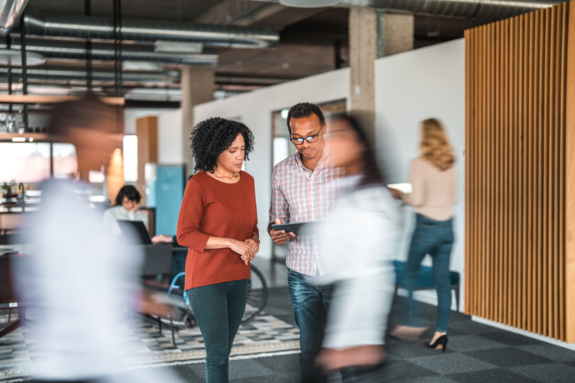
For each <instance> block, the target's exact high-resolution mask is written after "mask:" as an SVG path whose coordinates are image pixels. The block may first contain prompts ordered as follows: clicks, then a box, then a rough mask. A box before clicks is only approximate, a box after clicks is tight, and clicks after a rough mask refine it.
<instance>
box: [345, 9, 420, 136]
mask: <svg viewBox="0 0 575 383" xmlns="http://www.w3.org/2000/svg"><path fill="white" fill-rule="evenodd" d="M413 35H414V33H413V16H412V15H396V14H386V13H382V12H380V11H377V10H375V9H371V8H363V7H356V8H351V9H350V13H349V48H350V49H349V57H350V59H349V61H350V67H351V79H350V81H351V84H350V85H351V86H350V92H351V96H350V106H351V110H352V111H356V112H360V116H361V117H362V124H363V126H364V128H365V129H366V130H367V133H368V134H369V135H370V136H371V138H372V140H375V60H376V59H377V58H379V57H383V56H389V55H392V54H397V53H401V52H405V51H409V50H412V49H413ZM372 142H375V141H372Z"/></svg>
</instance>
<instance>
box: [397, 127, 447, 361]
mask: <svg viewBox="0 0 575 383" xmlns="http://www.w3.org/2000/svg"><path fill="white" fill-rule="evenodd" d="M420 152H421V157H418V158H416V159H414V160H413V161H412V163H411V185H412V192H411V193H409V194H403V193H401V192H399V191H398V190H394V191H393V192H394V195H395V197H396V198H399V199H402V200H403V202H405V203H406V204H408V205H410V206H413V207H414V208H415V221H416V223H415V230H414V232H413V236H412V239H411V245H410V248H409V253H408V256H407V263H406V266H405V278H406V283H407V285H408V289H411V290H413V288H412V287H409V286H415V282H416V277H417V271H418V269H419V266H420V265H421V262H422V261H423V258H425V256H426V255H427V254H429V255H430V256H431V258H432V261H433V278H434V282H435V289H436V291H437V301H438V303H437V326H436V329H435V334H434V335H433V338H432V339H431V342H429V343H428V347H430V348H433V349H442V350H443V351H445V350H446V348H447V341H448V339H447V327H448V323H449V315H450V311H451V280H450V274H449V264H450V259H451V249H452V247H453V243H454V241H455V239H454V233H453V208H452V207H453V205H454V204H455V199H456V173H455V169H454V164H455V156H454V154H453V148H452V147H451V145H450V143H449V139H448V138H447V134H446V133H445V129H444V127H443V125H442V124H441V122H440V121H439V120H437V119H434V118H431V119H427V120H425V121H423V122H422V127H421V144H420ZM410 297H411V298H410V299H413V298H412V295H411V294H410ZM412 303H413V302H408V304H407V305H405V308H404V310H403V311H404V315H403V319H402V325H400V326H397V328H396V329H395V330H394V332H393V334H392V335H394V336H396V337H398V338H403V339H416V338H418V337H419V336H420V335H421V334H422V333H423V332H424V331H425V330H426V328H425V327H416V326H417V323H416V314H415V313H413V312H411V313H410V309H409V308H410V307H413V305H412Z"/></svg>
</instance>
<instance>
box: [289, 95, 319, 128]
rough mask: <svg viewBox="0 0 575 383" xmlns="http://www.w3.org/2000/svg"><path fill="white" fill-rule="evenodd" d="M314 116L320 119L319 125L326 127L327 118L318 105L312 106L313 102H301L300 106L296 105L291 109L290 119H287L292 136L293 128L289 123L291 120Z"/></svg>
mask: <svg viewBox="0 0 575 383" xmlns="http://www.w3.org/2000/svg"><path fill="white" fill-rule="evenodd" d="M312 114H315V115H316V116H317V118H319V123H320V124H321V126H324V125H325V117H324V116H323V113H322V111H321V109H320V108H319V106H317V105H316V104H312V103H311V102H300V103H299V104H295V105H294V106H292V107H291V108H289V112H288V117H287V126H288V130H289V134H291V127H290V126H289V121H290V119H291V118H295V119H298V118H304V117H309V116H311V115H312Z"/></svg>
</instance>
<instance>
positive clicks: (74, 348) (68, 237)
mask: <svg viewBox="0 0 575 383" xmlns="http://www.w3.org/2000/svg"><path fill="white" fill-rule="evenodd" d="M89 187H90V186H88V185H85V184H83V183H80V182H73V181H56V180H52V181H47V182H45V183H44V184H43V185H42V203H41V207H40V210H39V212H37V213H35V214H34V216H33V217H31V218H32V219H31V220H30V223H29V225H28V227H27V236H28V241H29V242H30V243H32V249H33V251H32V255H30V256H28V257H27V258H29V259H27V261H26V265H25V270H18V271H17V273H16V276H17V281H18V287H19V289H18V290H19V293H20V297H21V300H23V301H26V302H32V303H34V306H35V308H34V309H33V310H31V314H32V315H33V316H34V322H33V324H31V325H30V326H29V327H30V329H31V330H33V336H34V339H35V340H36V341H37V347H38V348H39V351H40V352H39V354H38V355H39V357H38V358H35V360H34V365H35V367H36V377H37V378H39V379H41V380H88V379H105V380H106V381H113V380H111V379H112V376H113V375H115V374H118V373H120V371H121V369H122V366H121V365H119V363H120V360H121V359H122V357H125V356H126V355H127V353H129V352H130V349H129V347H130V344H129V343H127V342H126V341H125V340H126V333H128V335H129V334H130V332H131V330H130V329H129V326H128V325H129V322H128V317H129V316H128V315H126V314H129V313H130V311H131V310H133V309H134V308H135V302H136V299H137V296H136V291H137V290H138V286H137V277H138V275H139V271H140V267H141V259H142V258H141V254H140V253H139V252H137V251H136V250H135V248H134V247H133V246H132V247H128V246H124V245H123V244H122V243H121V242H114V243H113V242H112V241H111V240H110V237H109V236H108V235H107V233H106V232H105V230H104V228H103V227H102V217H101V213H99V212H97V211H95V210H93V209H91V208H90V206H89V203H88V201H87V200H86V197H85V195H86V193H83V192H79V191H85V190H86V189H88V188H89ZM128 338H129V336H128ZM122 375H123V376H124V377H126V376H127V375H129V373H126V372H124V373H122ZM144 375H147V374H144ZM148 376H150V375H148ZM124 381H136V380H124ZM138 381H149V380H148V379H141V380H138Z"/></svg>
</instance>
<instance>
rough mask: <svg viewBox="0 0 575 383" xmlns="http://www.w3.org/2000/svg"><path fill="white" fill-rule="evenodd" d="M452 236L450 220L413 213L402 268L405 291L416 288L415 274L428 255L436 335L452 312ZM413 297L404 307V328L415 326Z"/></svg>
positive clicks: (445, 325) (445, 329) (444, 328)
mask: <svg viewBox="0 0 575 383" xmlns="http://www.w3.org/2000/svg"><path fill="white" fill-rule="evenodd" d="M454 241H455V236H454V234H453V219H450V220H447V221H436V220H433V219H431V218H427V217H425V216H423V215H421V214H416V224H415V230H414V232H413V237H412V238H411V245H410V247H409V253H408V256H407V263H406V265H405V281H406V284H407V288H408V290H410V291H412V290H413V287H410V286H415V282H416V278H417V271H418V269H419V266H420V265H421V262H422V261H423V258H425V256H426V255H427V254H429V255H430V256H431V258H432V261H433V281H434V284H435V290H436V291H437V327H436V331H437V332H447V325H448V323H449V314H450V312H451V278H450V274H449V263H450V258H451V249H452V247H453V242H454ZM412 299H413V297H412V294H409V300H410V301H409V302H408V305H406V306H405V308H404V320H403V322H404V323H405V324H407V325H413V324H414V323H415V318H414V317H415V316H416V314H415V312H411V313H409V311H410V310H409V307H414V305H413V302H411V300H412Z"/></svg>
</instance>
